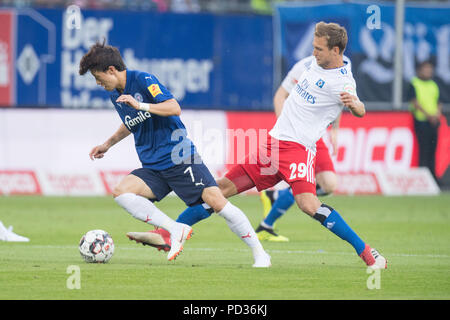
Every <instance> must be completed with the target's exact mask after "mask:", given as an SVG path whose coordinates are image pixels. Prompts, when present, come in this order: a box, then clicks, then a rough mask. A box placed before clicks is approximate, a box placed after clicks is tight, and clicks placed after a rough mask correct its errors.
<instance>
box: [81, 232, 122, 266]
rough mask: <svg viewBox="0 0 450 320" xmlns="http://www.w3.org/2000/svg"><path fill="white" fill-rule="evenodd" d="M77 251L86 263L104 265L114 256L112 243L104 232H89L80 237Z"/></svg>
mask: <svg viewBox="0 0 450 320" xmlns="http://www.w3.org/2000/svg"><path fill="white" fill-rule="evenodd" d="M78 249H79V250H80V254H81V256H82V257H83V259H84V260H85V261H86V262H89V263H106V262H108V261H109V259H111V257H112V256H113V254H114V241H113V239H112V238H111V236H110V235H109V234H108V233H107V232H106V231H103V230H91V231H88V232H86V234H85V235H84V236H82V237H81V240H80V244H79V246H78Z"/></svg>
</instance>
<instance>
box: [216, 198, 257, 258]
mask: <svg viewBox="0 0 450 320" xmlns="http://www.w3.org/2000/svg"><path fill="white" fill-rule="evenodd" d="M217 214H218V215H219V216H221V217H223V218H224V219H225V221H226V222H227V225H228V227H229V228H230V229H231V231H233V232H234V233H235V234H236V235H237V236H238V237H239V238H240V239H241V240H242V241H244V242H245V243H246V244H247V245H248V246H249V247H250V248H251V249H252V251H253V255H254V256H255V255H258V254H261V253H263V252H264V248H263V246H262V245H261V242H259V239H258V236H257V235H256V232H255V230H254V229H253V227H252V225H251V224H250V221H249V220H248V218H247V216H246V215H245V214H244V213H243V212H242V211H241V210H240V209H239V208H237V207H235V206H234V205H232V204H231V202H229V201H228V202H227V204H226V205H225V207H223V209H222V210H221V211H219V212H218V213H217Z"/></svg>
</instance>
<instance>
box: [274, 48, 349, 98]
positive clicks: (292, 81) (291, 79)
mask: <svg viewBox="0 0 450 320" xmlns="http://www.w3.org/2000/svg"><path fill="white" fill-rule="evenodd" d="M315 59H316V58H314V56H309V57H306V58H303V59H301V60H300V61H297V63H296V64H294V66H293V67H292V68H291V70H289V72H288V74H287V75H286V77H285V78H284V79H283V82H281V86H282V87H283V88H284V90H286V91H287V92H291V90H292V88H294V86H295V85H296V84H297V82H298V79H299V78H300V76H301V75H302V73H303V72H304V71H305V70H306V69H307V68H309V67H310V66H311V63H312V61H313V60H315ZM343 60H344V63H345V62H347V67H348V68H349V69H350V71H351V70H352V62H351V61H350V59H349V58H348V57H347V56H343Z"/></svg>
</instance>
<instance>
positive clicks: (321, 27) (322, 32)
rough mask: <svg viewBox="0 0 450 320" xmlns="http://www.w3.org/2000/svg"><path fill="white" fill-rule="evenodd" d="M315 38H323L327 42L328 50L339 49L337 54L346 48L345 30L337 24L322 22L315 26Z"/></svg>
mask: <svg viewBox="0 0 450 320" xmlns="http://www.w3.org/2000/svg"><path fill="white" fill-rule="evenodd" d="M314 35H315V36H316V37H325V38H326V39H327V41H328V49H330V50H331V49H333V47H338V48H339V53H340V54H342V53H343V52H344V50H345V47H346V46H347V41H348V37H347V30H345V28H344V27H342V26H340V25H338V24H337V23H325V22H323V21H321V22H319V23H317V24H316V30H315V32H314Z"/></svg>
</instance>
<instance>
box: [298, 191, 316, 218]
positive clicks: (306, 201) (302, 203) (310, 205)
mask: <svg viewBox="0 0 450 320" xmlns="http://www.w3.org/2000/svg"><path fill="white" fill-rule="evenodd" d="M295 201H296V203H297V206H298V207H299V208H300V210H302V211H303V212H304V213H306V214H307V215H309V216H311V217H312V216H314V214H315V213H316V211H317V209H318V208H319V207H320V205H321V203H320V201H319V199H317V197H316V196H315V195H313V194H306V195H297V196H295Z"/></svg>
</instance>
